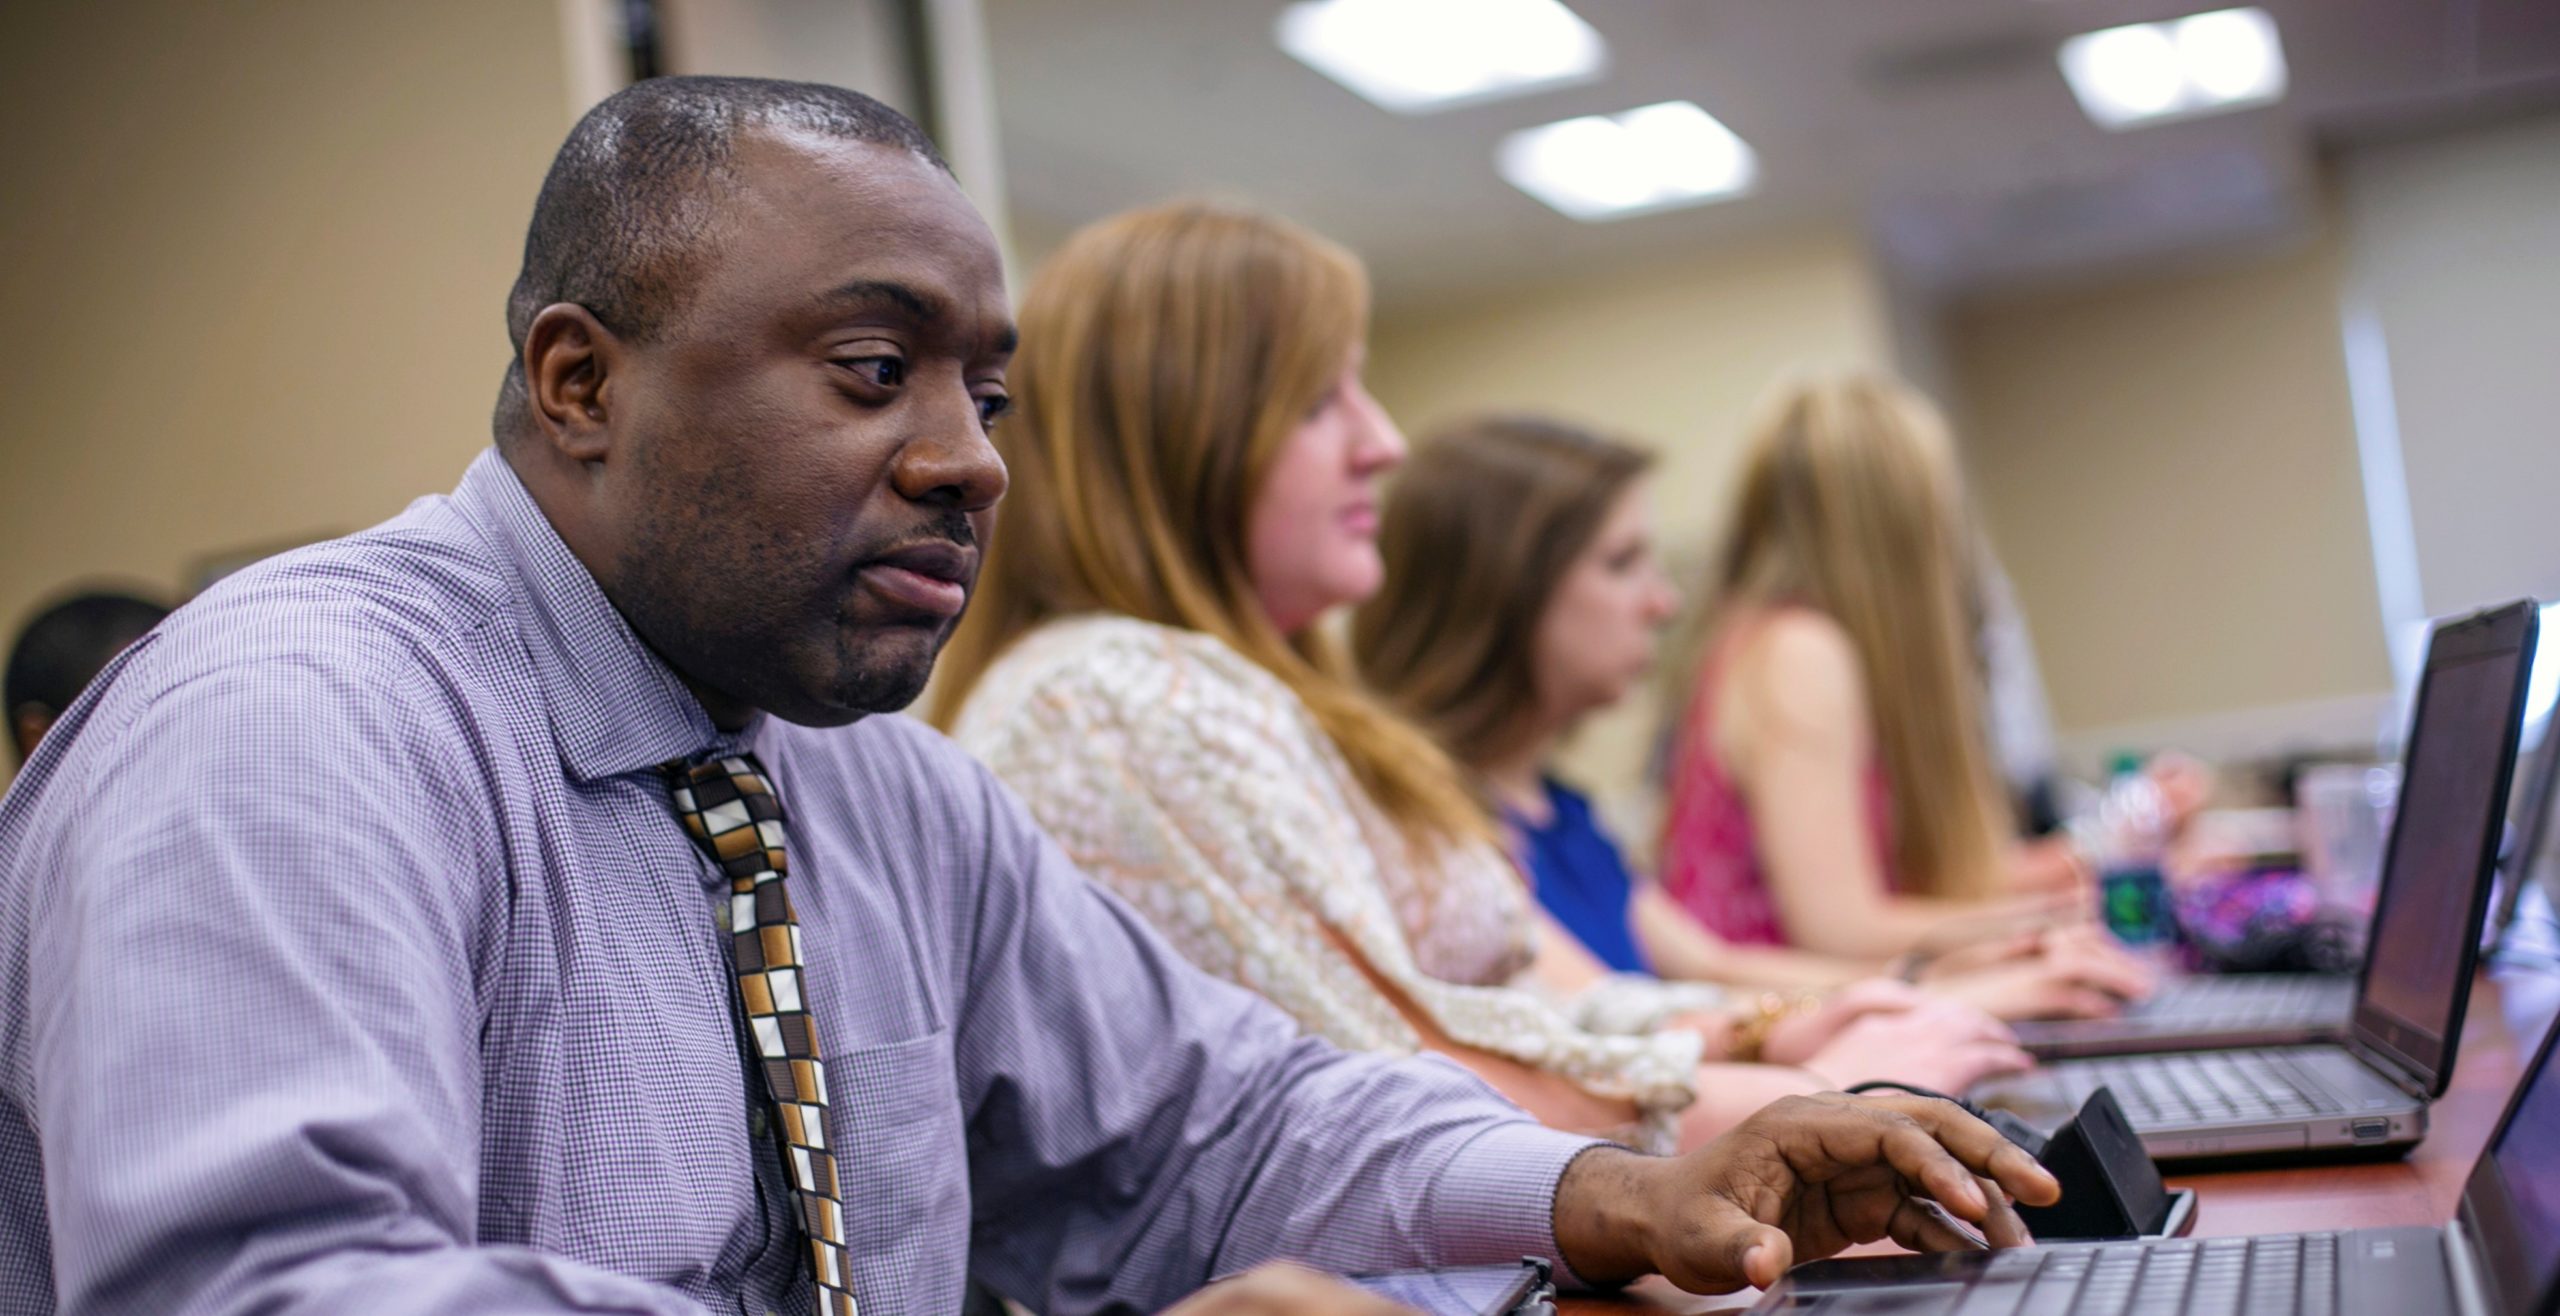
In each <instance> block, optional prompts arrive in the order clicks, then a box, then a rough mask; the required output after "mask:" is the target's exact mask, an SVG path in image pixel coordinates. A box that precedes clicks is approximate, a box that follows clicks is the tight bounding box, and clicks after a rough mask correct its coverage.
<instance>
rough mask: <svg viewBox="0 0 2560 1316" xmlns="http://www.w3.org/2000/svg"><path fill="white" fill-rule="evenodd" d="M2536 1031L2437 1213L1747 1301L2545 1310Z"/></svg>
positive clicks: (2034, 1254)
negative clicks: (2446, 1216) (2473, 1156)
mask: <svg viewBox="0 0 2560 1316" xmlns="http://www.w3.org/2000/svg"><path fill="white" fill-rule="evenodd" d="M2555 1037H2560V1029H2553V1030H2550V1031H2549V1032H2547V1033H2546V1034H2545V1035H2544V1037H2543V1040H2542V1047H2541V1052H2540V1054H2538V1055H2536V1056H2535V1057H2534V1061H2533V1063H2532V1064H2531V1065H2529V1066H2527V1067H2526V1069H2525V1072H2524V1078H2523V1081H2522V1082H2520V1083H2518V1084H2517V1086H2516V1091H2515V1095H2514V1096H2512V1097H2510V1098H2509V1099H2508V1102H2507V1110H2506V1114H2505V1115H2503V1116H2501V1117H2500V1118H2499V1120H2498V1128H2497V1132H2495V1133H2494V1134H2492V1135H2490V1138H2489V1145H2488V1146H2487V1147H2486V1148H2483V1149H2482V1150H2481V1153H2480V1159H2479V1160H2477V1161H2475V1162H2473V1163H2472V1167H2471V1178H2470V1180H2469V1181H2468V1182H2467V1183H2465V1184H2464V1185H2463V1189H2462V1202H2461V1205H2460V1206H2459V1207H2457V1208H2456V1209H2455V1212H2454V1217H2453V1221H2452V1223H2450V1224H2446V1225H2435V1226H2418V1227H2414V1228H2398V1229H2352V1230H2341V1231H2337V1232H2333V1233H2302V1234H2261V1235H2257V1236H2254V1237H2239V1238H2155V1239H2136V1240H2133V1241H2130V1242H2123V1243H2061V1244H2050V1245H2047V1246H2043V1247H2033V1248H2013V1249H2010V1250H2007V1251H2000V1252H1941V1253H1933V1254H1929V1255H1924V1256H1903V1257H1856V1258H1848V1259H1843V1260H1837V1261H1817V1262H1814V1263H1812V1264H1810V1265H1804V1266H1798V1267H1796V1268H1795V1269H1794V1270H1791V1271H1789V1272H1787V1276H1786V1278H1785V1279H1782V1280H1780V1281H1779V1282H1778V1286H1777V1287H1776V1288H1773V1289H1771V1290H1769V1292H1768V1293H1767V1294H1765V1295H1763V1296H1762V1297H1761V1299H1760V1302H1759V1304H1758V1305H1756V1306H1754V1307H1753V1308H1752V1309H1751V1316H2029V1313H2033V1314H2034V1316H2098V1313H2105V1316H2125V1314H2126V1313H2145V1314H2156V1316H2208V1314H2211V1316H2228V1314H2229V1313H2233V1312H2248V1313H2251V1314H2252V1316H2267V1314H2270V1313H2281V1314H2282V1316H2552V1313H2553V1312H2554V1310H2555V1309H2560V1073H2555V1072H2554V1071H2553V1068H2552V1064H2551V1052H2552V1041H2553V1039H2554V1038H2555Z"/></svg>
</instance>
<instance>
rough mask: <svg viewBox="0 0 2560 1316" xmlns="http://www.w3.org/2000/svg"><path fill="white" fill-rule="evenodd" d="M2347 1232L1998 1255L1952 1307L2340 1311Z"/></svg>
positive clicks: (2055, 1314) (2234, 1314)
mask: <svg viewBox="0 0 2560 1316" xmlns="http://www.w3.org/2000/svg"><path fill="white" fill-rule="evenodd" d="M2337 1311H2338V1235H2336V1234H2270V1235H2268V1236H2266V1237H2264V1238H2208V1239H2190V1238H2177V1239H2168V1240H2165V1241H2161V1242H2151V1243H2109V1244H2102V1245H2099V1246H2096V1247H2074V1248H2052V1249H2046V1248H2024V1249H2019V1250H2015V1251H2009V1252H2002V1253H1999V1254H1997V1255H1995V1256H1994V1257H1993V1258H1992V1259H1991V1262H1990V1264H1989V1265H1988V1266H1987V1267H1986V1268H1985V1269H1984V1270H1983V1273H1982V1275H1981V1277H1980V1278H1978V1279H1977V1280H1975V1281H1974V1283H1973V1286H1972V1288H1971V1289H1969V1290H1968V1291H1967V1292H1966V1293H1965V1295H1964V1300H1963V1301H1962V1302H1960V1303H1958V1304H1957V1305H1956V1308H1955V1310H1954V1312H1953V1313H1952V1316H2337Z"/></svg>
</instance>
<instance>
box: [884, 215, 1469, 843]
mask: <svg viewBox="0 0 2560 1316" xmlns="http://www.w3.org/2000/svg"><path fill="white" fill-rule="evenodd" d="M1368 318H1369V284H1368V276H1367V275H1366V273H1365V272H1364V271H1363V270H1362V269H1361V267H1360V264H1359V262H1358V261H1357V260H1356V259H1355V258H1354V257H1353V256H1352V255H1351V254H1350V253H1349V252H1347V251H1344V250H1343V249H1342V248H1340V247H1338V246H1336V245H1334V244H1333V243H1331V242H1327V241H1325V240H1324V239H1322V238H1319V237H1317V236H1316V235H1314V234H1312V233H1309V232H1307V231H1306V230H1304V229H1301V228H1299V227H1298V226H1296V225H1294V224H1290V223H1288V222H1286V221H1283V220H1280V219H1276V218H1273V217H1270V216H1266V215H1260V214H1254V213H1250V212H1246V211H1239V210H1234V209H1228V208H1224V207H1219V206H1212V205H1205V204H1200V203H1177V204H1173V205H1167V206H1160V207H1155V208H1152V209H1147V210H1139V211H1133V212H1131V213H1128V214H1124V215H1120V216H1117V217H1114V218H1111V219H1106V220H1103V221H1101V222H1099V223H1096V224H1093V225H1091V226H1089V227H1087V228H1085V229H1083V230H1081V231H1079V232H1078V233H1076V234H1075V235H1074V236H1073V237H1071V238H1069V239H1068V240H1067V241H1066V243H1065V244H1064V245H1063V246H1061V247H1060V248H1059V249H1058V251H1057V253H1056V254H1055V255H1053V256H1051V257H1050V258H1049V260H1048V262H1047V263H1046V264H1045V265H1043V266H1042V267H1041V269H1040V271H1039V273H1038V274H1037V275H1035V276H1034V277H1033V278H1032V281H1031V285H1030V287H1029V288H1028V289H1026V290H1025V291H1024V293H1023V299H1022V309H1021V314H1020V320H1021V330H1022V344H1023V350H1022V353H1021V355H1020V356H1018V357H1017V358H1016V359H1015V361H1014V365H1013V369H1012V372H1011V374H1012V380H1011V382H1012V385H1013V397H1014V406H1013V410H1012V414H1010V415H1009V416H1007V417H1006V419H1005V421H1004V423H1003V424H1002V425H1000V426H999V427H997V430H996V440H995V442H996V448H997V450H998V451H999V452H1001V453H1002V454H1003V456H1004V459H1005V463H1006V465H1007V467H1008V468H1009V469H1010V471H1011V473H1012V485H1013V492H1012V493H1011V495H1010V496H1008V497H1007V498H1006V499H1005V500H1004V502H1003V503H1002V504H1001V505H1000V506H999V508H998V510H997V514H996V530H995V534H994V536H993V542H992V544H991V546H990V551H989V553H988V556H987V561H986V566H985V569H984V571H983V572H982V573H981V576H980V579H979V583H978V592H977V599H976V601H975V602H974V603H973V604H972V606H971V608H970V610H969V615H968V616H967V618H966V619H965V620H964V621H963V622H962V623H961V625H960V628H959V630H958V632H957V633H956V634H954V635H953V637H952V640H951V644H950V646H949V648H948V650H947V651H946V653H945V654H944V656H943V659H942V663H941V667H942V670H941V672H940V673H939V676H940V678H941V679H940V681H939V682H938V685H937V689H936V692H935V697H934V700H933V704H932V719H933V721H934V722H935V723H936V724H937V725H939V726H943V727H946V728H947V727H949V726H950V725H951V723H952V721H953V720H954V719H955V718H956V717H957V716H958V715H959V711H960V709H961V707H962V705H964V704H966V703H967V702H968V698H969V694H970V692H971V690H973V689H974V688H975V687H976V685H977V683H978V681H979V679H980V678H981V677H983V676H984V675H985V674H986V671H987V669H988V667H990V666H991V665H993V664H994V662H995V661H996V659H997V658H998V657H1000V656H1002V654H1003V653H1004V651H1005V650H1006V648H1007V647H1009V646H1010V645H1012V643H1013V642H1014V641H1015V640H1017V639H1019V638H1021V637H1022V636H1023V635H1024V634H1025V633H1027V632H1029V631H1030V630H1031V629H1033V628H1034V627H1037V626H1039V625H1040V624H1042V623H1043V622H1046V621H1049V620H1052V619H1055V618H1059V617H1065V616H1071V615H1074V614H1077V613H1086V612H1109V613H1117V614H1120V615H1122V616H1128V617H1135V618H1138V619H1140V620H1142V621H1150V622H1155V623H1157V624H1159V625H1165V626H1176V627H1181V628H1183V629H1186V630H1192V631H1198V632H1201V633H1203V634H1206V635H1210V636H1214V637H1216V638H1217V639H1219V640H1221V641H1223V642H1225V643H1226V644H1227V645H1228V646H1230V647H1231V648H1234V649H1235V650H1236V651H1238V652H1239V653H1242V654H1243V655H1245V656H1246V657H1247V658H1249V659H1251V660H1252V661H1253V662H1255V663H1256V664H1258V665H1260V666H1261V667H1263V668H1264V669H1265V670H1267V671H1269V672H1270V673H1271V674H1272V675H1274V676H1276V677H1278V678H1279V679H1280V681H1281V682H1282V683H1283V684H1285V685H1286V686H1288V687H1289V689H1290V690H1291V691H1292V692H1293V693H1295V694H1296V695H1297V697H1298V698H1299V699H1300V700H1301V701H1303V702H1304V703H1305V705H1306V707H1307V710H1308V711H1309V713H1310V714H1312V715H1313V716H1314V718H1315V720H1316V723H1317V725H1318V726H1319V727H1320V728H1321V729H1322V730H1323V731H1324V733H1325V734H1326V736H1327V737H1329V738H1330V739H1331V740H1332V742H1333V744H1334V745H1335V747H1336V748H1338V749H1339V750H1340V751H1341V753H1342V756H1343V758H1344V760H1345V761H1346V762H1347V763H1348V764H1349V765H1350V768H1351V771H1352V773H1353V775H1354V776H1355V777H1357V778H1358V780H1359V782H1360V784H1361V785H1362V786H1363V787H1364V788H1366V790H1367V791H1368V793H1369V795H1370V797H1371V799H1372V800H1373V801H1374V802H1375V803H1376V804H1377V806H1378V807H1379V808H1380V810H1382V811H1383V812H1384V813H1385V814H1386V816H1387V817H1388V818H1390V819H1392V820H1393V821H1394V822H1395V823H1396V825H1397V826H1398V828H1399V829H1400V830H1401V831H1403V832H1404V833H1405V835H1406V836H1407V838H1408V839H1409V840H1413V841H1423V842H1431V841H1441V840H1459V839H1475V838H1480V837H1487V836H1490V835H1491V834H1492V832H1491V827H1492V824H1491V822H1490V820H1489V819H1488V818H1487V817H1486V815H1485V814H1484V812H1483V810H1482V809H1481V808H1480V807H1479V806H1478V805H1477V804H1476V802H1475V800H1474V798H1473V796H1472V795H1470V794H1469V793H1468V791H1467V789H1466V785H1465V781H1464V779H1463V778H1462V777H1461V776H1460V774H1459V773H1458V770H1457V768H1456V767H1455V765H1453V764H1452V763H1451V762H1450V760H1449V758H1448V756H1447V755H1446V754H1444V753H1442V752H1441V751H1440V750H1439V748H1438V747H1437V746H1435V745H1434V744H1433V743H1432V742H1431V739H1430V737H1428V736H1426V735H1424V734H1423V733H1422V732H1421V731H1420V730H1418V729H1416V728H1414V727H1413V726H1411V725H1409V724H1407V723H1406V722H1404V721H1403V720H1401V719H1399V718H1397V717H1396V716H1395V715H1394V714H1392V713H1390V712H1389V711H1387V709H1386V707H1385V706H1384V705H1382V704H1380V703H1379V702H1378V701H1377V700H1376V699H1374V698H1372V697H1371V696H1369V695H1368V694H1367V693H1365V692H1364V691H1363V690H1361V688H1360V687H1359V686H1358V684H1357V683H1356V682H1355V681H1354V680H1352V679H1351V677H1350V676H1349V671H1350V664H1349V662H1348V660H1347V659H1345V658H1344V657H1343V656H1342V655H1341V653H1340V646H1339V645H1338V644H1335V643H1332V642H1329V641H1328V640H1327V639H1326V638H1325V637H1324V636H1323V635H1322V634H1320V633H1319V629H1318V628H1316V627H1309V628H1307V629H1306V630H1305V631H1303V632H1301V633H1300V634H1297V635H1284V634H1282V633H1281V632H1280V630H1279V629H1278V627H1276V626H1275V625H1273V623H1272V621H1271V619H1270V617H1269V616H1268V615H1267V614H1266V613H1265V612H1264V611H1263V609H1262V607H1261V604H1260V602H1259V601H1258V599H1257V597H1256V595H1255V593H1254V587H1253V581H1252V579H1251V577H1250V575H1249V574H1248V572H1247V570H1246V561H1245V525H1246V517H1247V515H1248V513H1249V511H1250V509H1251V508H1252V506H1253V502H1254V498H1255V496H1256V495H1257V494H1258V493H1259V492H1260V490H1261V487H1262V482H1263V478H1264V476H1265V475H1266V473H1267V472H1268V471H1269V468H1270V466H1271V463H1272V460H1273V458H1274V456H1275V455H1276V454H1277V453H1278V452H1279V451H1280V449H1281V447H1282V445H1283V444H1284V443H1286V442H1287V440H1288V439H1289V437H1290V435H1291V434H1293V433H1294V432H1295V431H1296V430H1297V428H1298V426H1299V425H1300V424H1301V423H1303V422H1304V420H1305V419H1306V417H1307V416H1308V415H1309V414H1310V413H1312V412H1313V411H1314V410H1315V408H1316V407H1317V405H1318V404H1319V403H1320V402H1321V401H1322V400H1323V399H1324V398H1325V396H1326V395H1327V394H1328V393H1330V392H1331V391H1332V390H1333V388H1334V386H1335V384H1336V383H1337V382H1338V381H1339V379H1340V378H1341V375H1342V371H1343V369H1344V367H1345V365H1346V364H1347V363H1348V362H1349V360H1350V357H1351V353H1352V351H1353V350H1354V349H1355V348H1357V347H1358V345H1359V344H1360V341H1361V339H1362V338H1363V337H1364V336H1365V335H1366V332H1367V326H1368Z"/></svg>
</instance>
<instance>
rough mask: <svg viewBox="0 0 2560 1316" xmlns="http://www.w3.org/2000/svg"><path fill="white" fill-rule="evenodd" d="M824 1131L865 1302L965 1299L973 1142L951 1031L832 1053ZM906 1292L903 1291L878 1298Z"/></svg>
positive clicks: (927, 1305)
mask: <svg viewBox="0 0 2560 1316" xmlns="http://www.w3.org/2000/svg"><path fill="white" fill-rule="evenodd" d="M825 1059H826V1067H827V1107H828V1108H827V1133H828V1135H829V1139H830V1141H831V1142H832V1143H833V1144H834V1146H835V1151H836V1174H837V1178H838V1182H839V1186H840V1187H841V1188H842V1189H843V1192H844V1219H845V1234H846V1238H845V1245H846V1250H847V1252H848V1254H849V1255H850V1256H851V1258H852V1260H853V1273H854V1280H855V1284H854V1293H855V1294H856V1295H857V1296H858V1297H860V1298H861V1299H862V1303H863V1309H864V1310H865V1311H872V1310H879V1311H890V1310H895V1309H897V1307H896V1302H897V1301H908V1300H913V1301H914V1302H915V1307H914V1309H915V1310H917V1311H951V1310H957V1309H958V1308H959V1306H960V1294H961V1284H962V1281H963V1279H964V1275H965V1271H966V1269H967V1261H968V1258H967V1252H968V1238H969V1166H968V1147H967V1142H966V1139H965V1135H964V1132H963V1129H962V1126H961V1112H960V1089H959V1083H958V1081H957V1079H956V1078H955V1076H954V1075H953V1072H952V1059H951V1032H950V1030H949V1029H943V1030H940V1031H937V1032H932V1033H927V1034H925V1035H924V1036H922V1037H914V1038H909V1039H907V1040H906V1041H903V1042H888V1043H884V1044H881V1045H877V1046H865V1047H856V1048H854V1049H852V1050H849V1051H844V1052H841V1053H837V1054H832V1055H829V1056H827V1057H826V1058H825ZM873 1294H878V1295H880V1296H881V1298H882V1299H884V1300H886V1299H889V1297H890V1295H893V1294H902V1295H906V1297H905V1298H901V1299H897V1300H895V1301H890V1302H886V1303H880V1304H876V1303H875V1302H874V1300H873V1299H872V1297H871V1296H870V1295H873Z"/></svg>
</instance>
